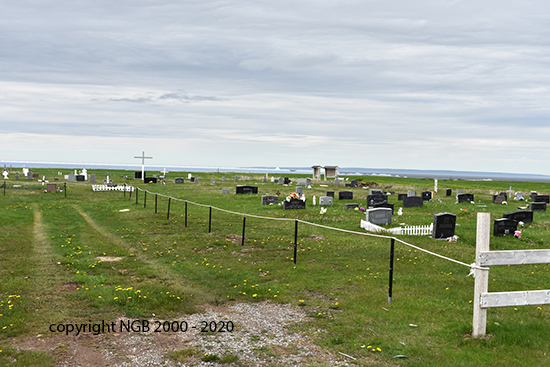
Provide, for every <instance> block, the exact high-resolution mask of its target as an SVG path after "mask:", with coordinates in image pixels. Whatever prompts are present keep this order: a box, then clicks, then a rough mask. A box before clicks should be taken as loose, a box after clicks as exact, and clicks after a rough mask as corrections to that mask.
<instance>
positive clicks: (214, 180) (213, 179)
mask: <svg viewBox="0 0 550 367" xmlns="http://www.w3.org/2000/svg"><path fill="white" fill-rule="evenodd" d="M210 183H212V184H215V183H216V179H215V178H214V176H212V178H211V179H210Z"/></svg>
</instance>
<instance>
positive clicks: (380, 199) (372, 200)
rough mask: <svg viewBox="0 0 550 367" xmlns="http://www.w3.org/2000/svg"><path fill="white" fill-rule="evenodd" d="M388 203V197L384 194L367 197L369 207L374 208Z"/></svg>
mask: <svg viewBox="0 0 550 367" xmlns="http://www.w3.org/2000/svg"><path fill="white" fill-rule="evenodd" d="M386 202H388V195H384V194H372V195H367V206H374V204H379V203H386Z"/></svg>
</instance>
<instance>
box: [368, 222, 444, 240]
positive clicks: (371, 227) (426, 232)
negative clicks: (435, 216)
mask: <svg viewBox="0 0 550 367" xmlns="http://www.w3.org/2000/svg"><path fill="white" fill-rule="evenodd" d="M433 227H434V224H433V223H432V224H430V225H425V226H405V227H395V228H389V229H386V228H384V227H380V226H377V225H376V224H372V223H371V222H369V221H366V220H363V219H361V228H364V229H366V230H367V231H369V232H374V233H384V232H386V233H391V234H397V235H400V234H401V235H412V236H431V235H432V233H433Z"/></svg>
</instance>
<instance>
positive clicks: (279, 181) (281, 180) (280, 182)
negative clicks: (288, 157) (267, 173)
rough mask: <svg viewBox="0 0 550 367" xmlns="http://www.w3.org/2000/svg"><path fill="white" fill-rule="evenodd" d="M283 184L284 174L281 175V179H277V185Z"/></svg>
mask: <svg viewBox="0 0 550 367" xmlns="http://www.w3.org/2000/svg"><path fill="white" fill-rule="evenodd" d="M282 184H283V175H282V174H281V176H280V177H279V180H278V181H277V185H282Z"/></svg>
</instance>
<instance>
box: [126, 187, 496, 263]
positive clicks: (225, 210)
mask: <svg viewBox="0 0 550 367" xmlns="http://www.w3.org/2000/svg"><path fill="white" fill-rule="evenodd" d="M136 190H139V191H144V192H147V193H149V194H154V195H159V196H162V197H165V198H170V199H173V200H177V201H181V202H186V203H189V204H193V205H197V206H201V207H206V208H211V209H214V210H218V211H222V212H225V213H229V214H235V215H240V216H243V217H249V218H258V219H267V220H278V221H293V222H296V223H303V224H307V225H310V226H315V227H320V228H325V229H328V230H333V231H338V232H345V233H349V234H356V235H361V236H368V237H376V238H384V239H389V240H394V241H397V242H399V243H401V244H403V245H405V246H408V247H411V248H414V249H415V250H418V251H421V252H424V253H426V254H429V255H432V256H435V257H438V258H440V259H443V260H446V261H450V262H453V263H455V264H459V265H462V266H465V267H467V268H470V269H480V270H487V269H488V268H487V267H480V266H477V265H475V263H473V264H467V263H465V262H462V261H459V260H456V259H452V258H450V257H447V256H444V255H441V254H438V253H436V252H433V251H429V250H426V249H424V248H422V247H419V246H416V245H413V244H412V243H408V242H406V241H403V240H401V239H399V238H397V237H394V236H386V235H381V234H374V233H368V232H357V231H351V230H347V229H342V228H337V227H329V226H325V225H322V224H318V223H313V222H307V221H304V220H301V219H292V218H274V217H265V216H260V215H254V214H247V213H240V212H234V211H231V210H227V209H222V208H218V207H215V206H212V205H207V204H200V203H195V202H193V201H189V200H185V199H180V198H175V197H173V196H168V195H163V194H160V193H156V192H151V191H148V190H144V189H142V188H140V187H137V186H136Z"/></svg>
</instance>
